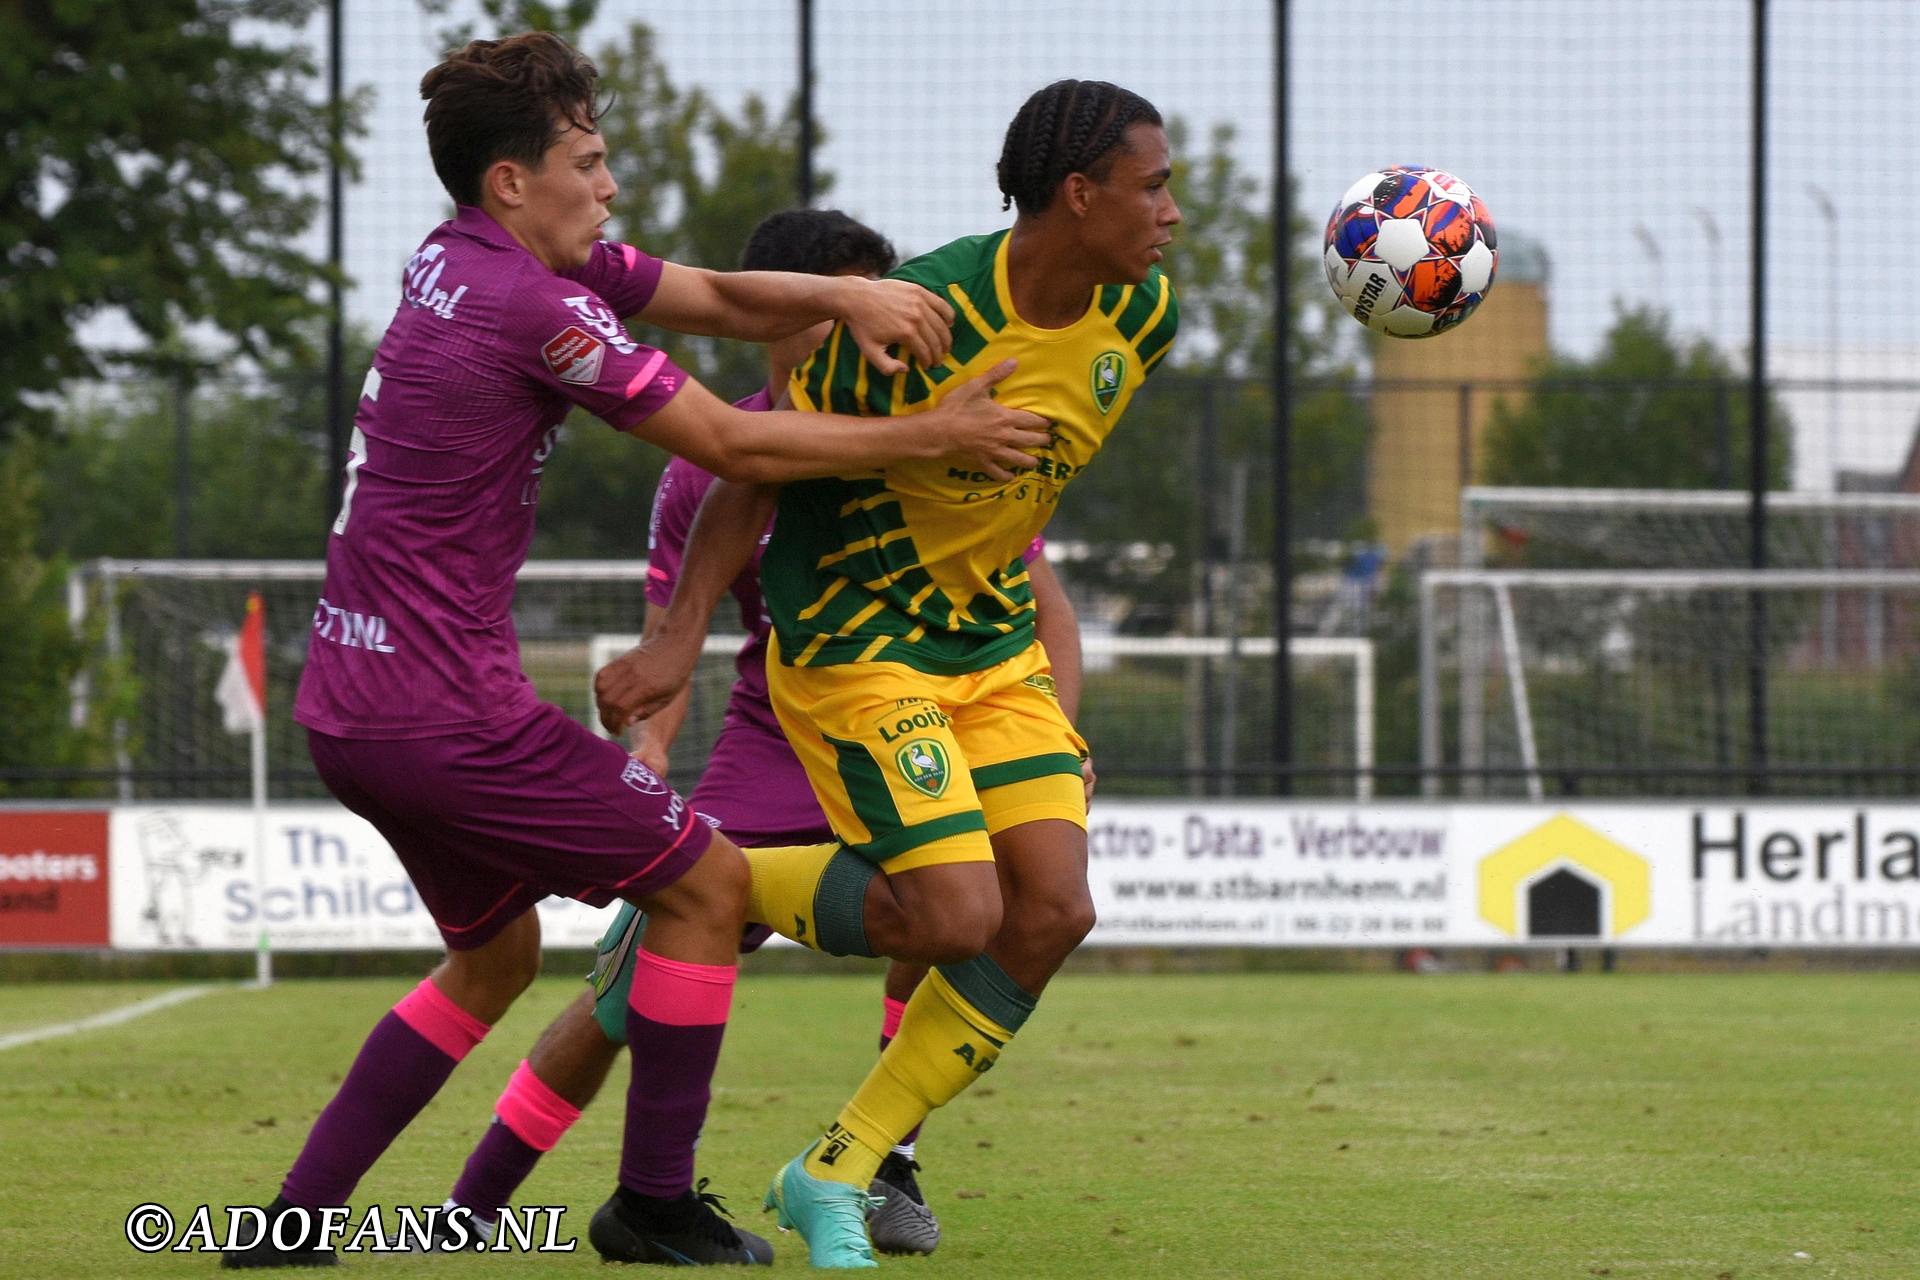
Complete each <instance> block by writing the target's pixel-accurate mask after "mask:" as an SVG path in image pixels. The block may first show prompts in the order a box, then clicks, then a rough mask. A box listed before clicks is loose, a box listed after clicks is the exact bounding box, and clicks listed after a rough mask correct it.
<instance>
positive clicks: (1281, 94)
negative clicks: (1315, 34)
mask: <svg viewBox="0 0 1920 1280" xmlns="http://www.w3.org/2000/svg"><path fill="white" fill-rule="evenodd" d="M1292 213H1293V198H1292V190H1291V184H1290V183H1289V181H1288V177H1287V0H1274V5H1273V640H1274V646H1273V765H1274V783H1275V790H1276V791H1277V792H1278V794H1280V795H1291V794H1293V662H1292V646H1293V547H1292V541H1293V536H1292V535H1293V492H1292V490H1293V472H1292V454H1293V370H1292V367H1291V364H1290V360H1291V356H1292V350H1291V349H1292V346H1293V343H1292V341H1291V338H1292V335H1293V309H1292V299H1291V298H1290V297H1289V296H1288V287H1287V286H1288V283H1289V279H1288V278H1289V276H1290V275H1291V274H1292V266H1293V254H1292V247H1293V246H1292V237H1291V236H1290V235H1289V234H1288V232H1289V231H1290V230H1291V228H1292V221H1293V219H1292Z"/></svg>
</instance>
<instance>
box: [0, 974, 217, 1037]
mask: <svg viewBox="0 0 1920 1280" xmlns="http://www.w3.org/2000/svg"><path fill="white" fill-rule="evenodd" d="M217 990H219V988H218V987H212V986H208V987H177V988H175V989H174V990H172V991H166V992H162V993H161V994H160V995H157V996H154V997H153V998H152V999H151V1000H141V1001H139V1002H138V1003H135V1004H129V1005H122V1006H121V1007H120V1008H118V1009H109V1010H107V1011H106V1012H105V1013H96V1014H94V1015H93V1016H92V1017H91V1018H81V1019H78V1020H77V1021H74V1022H58V1023H55V1024H54V1025H53V1026H50V1027H35V1028H34V1029H33V1030H31V1031H16V1032H15V1033H14V1034H12V1035H10V1036H0V1053H4V1052H6V1051H7V1050H8V1049H18V1048H19V1047H20V1046H21V1045H25V1044H37V1043H38V1042H40V1041H42V1040H52V1039H54V1038H55V1037H58V1036H70V1035H73V1034H74V1033H75V1032H78V1031H96V1030H98V1029H99V1028H101V1027H117V1026H119V1025H120V1024H121V1023H123V1022H132V1021H133V1020H134V1019H135V1018H143V1017H145V1016H146V1015H147V1014H149V1013H158V1012H159V1011H160V1010H162V1009H170V1008H172V1007H173V1006H174V1005H176V1004H185V1003H186V1002H187V1001H189V1000H192V999H193V998H195V997H196V996H204V995H206V994H207V993H208V992H210V991H217Z"/></svg>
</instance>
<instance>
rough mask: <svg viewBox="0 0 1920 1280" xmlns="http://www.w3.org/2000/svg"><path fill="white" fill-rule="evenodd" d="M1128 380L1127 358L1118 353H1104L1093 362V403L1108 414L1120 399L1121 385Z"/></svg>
mask: <svg viewBox="0 0 1920 1280" xmlns="http://www.w3.org/2000/svg"><path fill="white" fill-rule="evenodd" d="M1126 380H1127V358H1126V357H1125V356H1123V355H1121V354H1120V353H1119V352H1118V351H1103V352H1101V353H1100V354H1099V355H1098V356H1096V357H1094V361H1093V402H1094V403H1095V404H1096V405H1099V406H1100V412H1101V413H1106V412H1107V411H1108V410H1110V409H1112V408H1113V402H1114V401H1115V400H1117V399H1119V398H1120V387H1121V384H1122V383H1124V382H1126Z"/></svg>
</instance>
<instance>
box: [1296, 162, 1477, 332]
mask: <svg viewBox="0 0 1920 1280" xmlns="http://www.w3.org/2000/svg"><path fill="white" fill-rule="evenodd" d="M1495 246H1496V241H1495V238H1494V231H1493V219H1492V217H1490V216H1489V215H1488V213H1487V206H1486V205H1484V204H1482V203H1481V202H1480V197H1479V196H1477V195H1475V194H1473V189H1472V188H1471V187H1469V186H1467V184H1466V183H1464V182H1462V181H1460V179H1458V178H1456V177H1454V176H1453V175H1452V174H1450V173H1444V172H1442V171H1441V170H1439V169H1427V168H1423V167H1421V166H1419V165H1395V166H1394V167H1393V168H1391V169H1382V170H1380V171H1379V172H1378V173H1370V174H1368V175H1367V176H1366V177H1364V178H1362V179H1360V181H1358V182H1356V183H1354V184H1353V185H1352V186H1351V187H1348V188H1347V193H1346V194H1345V195H1343V196H1341V197H1340V203H1339V204H1337V205H1335V206H1334V207H1333V216H1332V217H1331V218H1328V219H1327V235H1326V253H1325V256H1324V261H1325V263H1326V267H1327V283H1329V284H1331V285H1332V286H1333V292H1334V295H1335V296H1336V297H1338V298H1339V299H1340V305H1341V306H1343V307H1345V308H1346V309H1347V311H1348V313H1349V314H1351V315H1352V316H1353V318H1354V319H1355V320H1358V321H1359V322H1360V323H1361V324H1364V325H1365V326H1367V328H1369V329H1371V330H1373V331H1374V332H1375V333H1384V334H1386V335H1388V336H1389V337H1394V338H1431V337H1432V336H1433V335H1434V334H1436V333H1445V332H1446V331H1447V330H1449V329H1451V328H1453V327H1454V326H1455V325H1457V324H1459V323H1460V322H1461V321H1462V320H1465V319H1466V318H1467V317H1468V316H1470V315H1472V314H1473V309H1474V308H1475V307H1477V306H1479V305H1480V300H1481V299H1482V298H1484V297H1486V296H1487V291H1488V290H1489V289H1491V288H1493V276H1494V272H1495V271H1496V270H1497V269H1498V268H1499V265H1500V253H1499V250H1498V249H1497V248H1496V247H1495Z"/></svg>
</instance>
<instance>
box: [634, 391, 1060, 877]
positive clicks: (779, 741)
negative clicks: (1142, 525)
mask: <svg viewBox="0 0 1920 1280" xmlns="http://www.w3.org/2000/svg"><path fill="white" fill-rule="evenodd" d="M735 404H737V405H738V406H739V407H740V408H742V409H746V410H749V411H752V412H763V411H765V410H767V409H771V408H772V407H773V402H772V400H771V399H770V398H769V397H768V395H767V393H766V391H765V390H764V389H763V390H761V391H758V392H756V393H755V394H753V395H750V396H748V397H747V398H746V399H744V400H738V401H735ZM713 480H714V477H713V475H712V473H711V472H707V471H703V470H701V469H700V468H699V467H696V466H694V465H693V464H692V463H691V462H688V461H687V460H686V459H684V458H674V459H672V460H671V461H669V462H668V463H667V469H666V470H665V471H663V472H662V473H661V475H660V487H659V488H658V489H656V490H655V491H654V495H653V515H652V518H651V519H650V521H649V522H648V525H647V602H648V603H649V604H651V605H654V606H656V607H659V608H663V609H664V608H665V607H666V606H667V605H668V604H670V603H672V601H673V588H674V584H675V583H676V582H678V581H679V580H680V566H681V563H682V561H683V559H684V557H685V555H686V549H687V535H688V534H689V533H691V532H692V530H693V518H694V516H695V515H697V514H699V511H700V503H701V501H702V499H704V498H705V497H706V496H707V490H708V489H711V488H712V487H713ZM772 531H773V523H772V522H771V521H769V522H768V523H767V527H766V529H764V530H762V531H761V534H760V544H759V546H757V547H756V548H755V549H754V552H753V556H752V558H751V559H749V560H748V561H747V564H746V567H745V568H743V569H741V570H740V575H739V576H738V577H736V578H735V579H734V580H733V582H732V584H731V585H730V586H729V588H728V589H729V591H731V593H732V595H733V598H734V602H735V603H736V604H738V605H739V606H740V625H741V626H742V627H743V628H745V630H746V632H747V642H746V643H745V644H743V645H742V646H740V652H739V653H738V654H737V655H735V657H734V670H735V672H736V673H737V676H736V678H735V680H734V682H733V690H732V692H731V693H730V694H729V695H728V697H727V712H726V718H725V720H724V722H723V723H722V725H721V729H720V737H719V739H718V740H717V741H715V743H714V744H713V751H712V753H711V754H710V755H709V756H708V758H707V767H706V769H705V770H704V771H703V772H702V773H701V775H700V784H699V786H697V787H696V788H695V789H694V792H693V795H692V797H691V803H692V804H693V806H694V807H695V808H696V809H697V810H699V811H700V812H701V813H703V814H706V815H708V816H709V817H711V818H712V819H714V820H715V821H716V822H718V823H719V824H720V829H721V830H722V831H724V832H725V833H726V834H727V835H728V836H730V837H731V838H733V839H734V840H736V841H738V842H739V843H741V844H743V845H747V846H753V845H758V844H770V843H783V842H787V841H791V842H795V843H803V842H805V840H806V839H808V838H810V837H809V836H808V833H810V832H816V831H822V832H823V829H824V828H825V826H826V821H827V820H826V817H825V815H823V814H822V813H821V812H820V804H819V802H818V801H817V800H815V799H814V795H813V786H812V784H811V783H809V782H808V781H807V772H806V769H805V768H803V767H802V766H801V764H800V759H799V757H798V756H796V755H794V753H793V748H792V747H790V746H788V745H787V739H786V735H785V733H783V732H782V731H781V728H780V721H779V720H778V719H777V718H776V717H775V716H774V714H773V705H772V703H771V702H770V701H769V699H768V696H767V644H768V641H769V637H770V636H771V635H772V632H773V620H772V619H771V618H770V617H769V616H768V614H767V609H766V604H765V602H764V601H763V600H762V599H761V595H760V557H761V554H762V553H763V552H764V551H765V550H766V546H767V537H768V535H769V534H770V533H771V532H772ZM1045 545H1046V543H1045V542H1044V540H1042V539H1040V538H1035V539H1034V540H1033V545H1032V546H1030V547H1028V548H1027V551H1026V558H1027V560H1028V562H1029V563H1031V562H1032V560H1033V559H1034V557H1035V556H1038V555H1040V554H1041V553H1042V549H1043V548H1044V547H1045Z"/></svg>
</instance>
